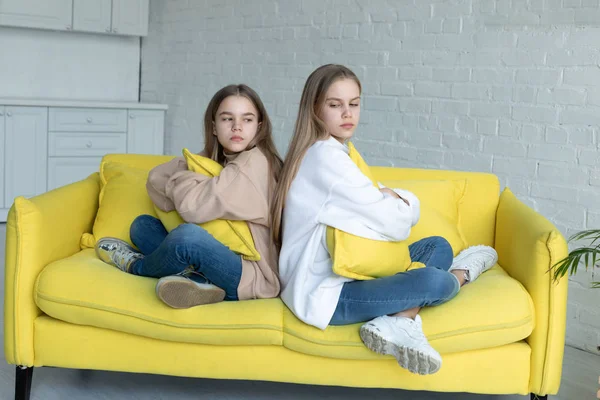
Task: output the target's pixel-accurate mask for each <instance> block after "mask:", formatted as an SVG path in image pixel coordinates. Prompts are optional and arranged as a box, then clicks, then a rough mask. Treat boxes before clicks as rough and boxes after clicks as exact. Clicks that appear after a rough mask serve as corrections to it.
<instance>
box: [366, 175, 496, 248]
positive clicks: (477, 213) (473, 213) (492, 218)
mask: <svg viewBox="0 0 600 400" xmlns="http://www.w3.org/2000/svg"><path fill="white" fill-rule="evenodd" d="M371 172H372V173H373V175H374V177H375V179H377V180H378V181H380V182H386V181H394V180H419V181H420V180H457V179H465V180H466V181H467V184H466V186H465V191H464V195H463V196H462V199H461V201H460V203H459V205H458V214H459V220H458V227H459V229H460V232H461V234H462V235H463V236H464V238H465V241H466V244H467V246H473V245H477V244H485V245H488V246H493V245H494V232H495V227H496V210H497V209H498V199H499V195H500V183H499V181H498V177H497V176H496V175H494V174H489V173H482V172H467V171H449V170H435V169H417V168H392V167H371Z"/></svg>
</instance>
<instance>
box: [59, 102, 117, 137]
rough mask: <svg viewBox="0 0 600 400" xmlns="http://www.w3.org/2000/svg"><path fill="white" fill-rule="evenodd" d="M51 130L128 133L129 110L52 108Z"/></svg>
mask: <svg viewBox="0 0 600 400" xmlns="http://www.w3.org/2000/svg"><path fill="white" fill-rule="evenodd" d="M49 130H50V131H62V132H126V131H127V110H117V109H115V110H113V109H109V108H102V109H98V108H51V109H50V123H49Z"/></svg>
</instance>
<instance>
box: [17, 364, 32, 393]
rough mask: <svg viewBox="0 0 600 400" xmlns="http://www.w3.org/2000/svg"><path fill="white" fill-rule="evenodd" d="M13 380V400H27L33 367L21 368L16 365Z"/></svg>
mask: <svg viewBox="0 0 600 400" xmlns="http://www.w3.org/2000/svg"><path fill="white" fill-rule="evenodd" d="M16 372H17V373H16V375H15V376H16V378H15V400H29V396H30V395H31V380H32V379H33V367H21V366H19V365H17V371H16Z"/></svg>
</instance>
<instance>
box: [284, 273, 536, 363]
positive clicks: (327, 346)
mask: <svg viewBox="0 0 600 400" xmlns="http://www.w3.org/2000/svg"><path fill="white" fill-rule="evenodd" d="M421 317H422V319H423V330H424V332H425V335H426V336H427V338H428V339H429V342H430V343H431V345H432V346H433V347H434V348H435V349H436V350H438V351H439V352H440V353H442V354H445V353H454V352H461V351H468V350H476V349H484V348H491V347H496V346H502V345H505V344H509V343H514V342H518V341H520V340H522V339H525V338H526V337H528V336H529V335H530V333H531V331H532V330H533V326H534V308H533V302H532V300H531V297H530V296H529V293H527V291H526V290H525V288H524V287H523V286H522V285H521V284H520V283H519V282H518V281H516V280H515V279H513V278H511V277H510V276H509V275H508V274H507V273H506V272H505V271H504V270H503V269H502V268H501V267H500V266H498V265H496V266H495V267H494V268H492V269H491V270H489V271H488V272H486V273H484V274H482V275H481V276H480V277H479V279H478V280H477V281H475V282H473V283H471V284H468V285H466V286H464V287H463V288H461V291H460V292H459V293H458V295H457V296H456V297H455V298H454V299H452V300H450V301H449V302H447V303H444V304H442V305H440V306H437V307H426V308H423V309H422V310H421ZM361 325H362V324H353V325H347V326H329V327H328V328H327V329H326V330H324V331H322V330H320V329H318V328H315V327H312V326H308V325H306V324H304V323H303V322H301V321H300V320H298V319H297V318H296V317H295V316H294V315H293V314H292V313H291V312H290V311H289V310H288V309H285V310H284V316H283V345H284V346H285V347H287V348H289V349H290V350H294V351H298V352H301V353H306V354H311V355H316V356H322V357H332V358H344V359H378V358H381V357H384V356H380V355H378V354H375V353H373V352H371V351H370V350H368V349H367V348H366V347H365V346H364V345H363V343H362V341H361V339H360V337H359V335H358V331H359V328H360V326H361ZM386 357H387V356H386Z"/></svg>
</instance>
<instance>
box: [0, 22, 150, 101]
mask: <svg viewBox="0 0 600 400" xmlns="http://www.w3.org/2000/svg"><path fill="white" fill-rule="evenodd" d="M0 49H1V52H0V54H1V56H0V57H1V60H2V61H1V62H0V97H26V98H52V99H90V100H115V101H137V100H138V90H139V63H140V42H139V38H133V37H122V36H109V35H93V34H83V33H77V32H55V31H44V30H33V29H22V28H9V27H0Z"/></svg>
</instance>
